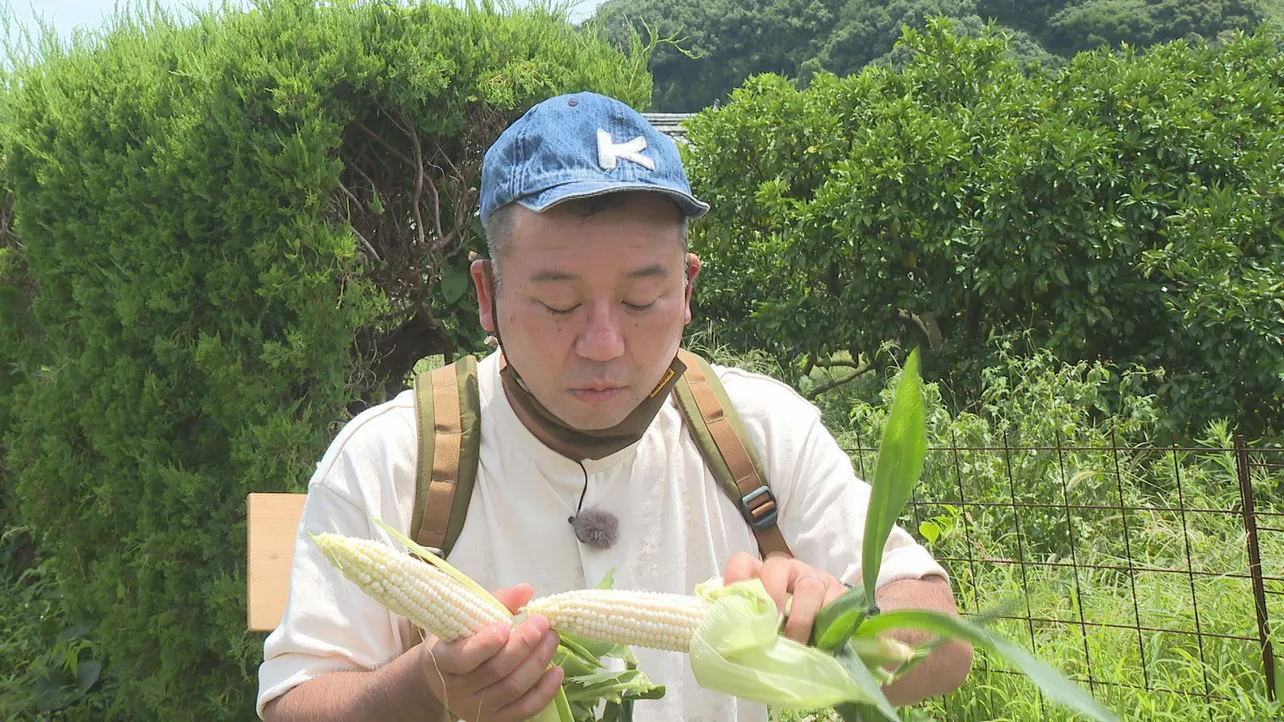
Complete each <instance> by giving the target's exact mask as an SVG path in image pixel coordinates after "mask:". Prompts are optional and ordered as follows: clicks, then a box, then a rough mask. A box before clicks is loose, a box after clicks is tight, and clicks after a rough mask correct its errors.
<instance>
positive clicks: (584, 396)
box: [571, 384, 625, 404]
mask: <svg viewBox="0 0 1284 722" xmlns="http://www.w3.org/2000/svg"><path fill="white" fill-rule="evenodd" d="M624 389H625V387H623V386H615V385H612V384H592V385H589V386H582V387H580V388H576V389H571V393H572V394H574V395H575V398H577V399H579V400H580V401H584V402H586V403H590V404H594V403H602V402H604V401H611V400H614V399H617V398H619V397H620V396H621V395H623V394H624Z"/></svg>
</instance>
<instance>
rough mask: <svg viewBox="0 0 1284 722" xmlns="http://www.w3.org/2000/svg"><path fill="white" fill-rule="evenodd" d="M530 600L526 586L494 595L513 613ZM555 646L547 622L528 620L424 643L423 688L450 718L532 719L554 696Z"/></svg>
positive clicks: (558, 676) (557, 674)
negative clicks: (425, 681) (424, 683)
mask: <svg viewBox="0 0 1284 722" xmlns="http://www.w3.org/2000/svg"><path fill="white" fill-rule="evenodd" d="M532 594H533V590H532V589H531V587H530V585H528V584H522V585H519V586H516V587H512V588H510V589H504V590H500V591H498V592H495V596H496V598H498V599H499V600H500V601H501V602H503V603H504V604H505V605H506V606H507V607H508V608H509V609H510V610H512V611H513V612H516V611H517V609H519V608H521V607H522V606H523V605H525V604H526V603H527V602H529V601H530V600H531V596H532ZM557 644H558V636H557V632H555V631H553V630H551V629H549V626H548V620H546V619H544V618H543V617H541V616H538V615H532V616H531V617H529V618H527V619H526V620H525V621H523V622H522V623H521V624H520V625H519V626H517V627H515V628H513V629H511V630H510V629H509V628H508V627H507V626H506V625H503V624H493V625H490V626H487V627H484V628H483V629H481V630H479V631H478V632H477V633H476V634H474V635H472V636H470V637H465V638H463V639H460V640H457V641H455V642H442V641H441V640H438V639H434V638H429V639H428V640H425V641H424V642H423V644H421V645H420V647H419V649H420V650H421V656H422V661H423V669H424V673H425V675H426V677H427V681H428V688H429V689H430V690H431V691H432V694H433V696H434V697H436V698H437V699H438V700H440V701H441V703H442V705H443V706H444V707H446V708H447V709H448V710H450V713H451V715H452V716H453V717H456V718H458V719H461V720H466V721H474V720H486V722H508V721H509V720H513V721H514V722H516V721H517V720H524V719H528V718H530V717H534V716H535V715H536V714H538V713H539V711H540V710H542V709H544V707H546V706H548V704H549V703H550V702H552V701H553V698H554V697H556V696H557V691H558V689H559V688H560V687H561V685H562V677H563V674H564V673H563V671H562V669H561V668H560V667H553V668H551V669H549V668H548V665H549V663H550V662H551V661H552V659H553V655H554V654H555V653H556V652H557Z"/></svg>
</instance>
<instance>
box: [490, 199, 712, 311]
mask: <svg viewBox="0 0 1284 722" xmlns="http://www.w3.org/2000/svg"><path fill="white" fill-rule="evenodd" d="M649 192H650V191H617V192H615V193H606V194H603V195H600V196H589V197H587V198H573V199H571V200H568V201H563V202H562V203H559V204H558V207H565V208H569V209H570V210H572V211H575V212H576V213H577V214H578V215H579V217H580V219H581V220H588V219H589V218H592V217H593V216H595V215H597V214H599V213H603V212H605V211H608V210H610V209H612V208H618V207H620V206H622V205H625V204H627V203H628V202H630V201H631V200H633V198H635V197H637V196H638V195H639V194H642V193H649ZM515 207H516V204H515V203H508V204H506V205H503V206H500V207H499V208H496V209H495V210H494V211H492V212H491V214H490V218H488V219H487V220H486V222H485V223H484V224H483V230H485V232H486V253H487V254H488V255H489V256H490V266H491V274H492V276H493V277H494V280H493V283H494V285H495V290H494V293H495V295H499V276H500V273H499V257H500V254H501V253H503V251H504V250H505V249H506V248H508V246H510V245H511V244H512V242H513V233H514V229H515V226H516V222H515V220H514V215H515ZM673 209H674V212H675V213H676V214H677V216H678V224H679V225H678V242H679V243H680V244H681V246H682V252H683V254H686V252H687V249H688V248H689V246H690V236H689V233H688V222H687V216H686V214H685V213H683V212H682V209H681V208H680V207H679V206H678V204H677V203H674V204H673Z"/></svg>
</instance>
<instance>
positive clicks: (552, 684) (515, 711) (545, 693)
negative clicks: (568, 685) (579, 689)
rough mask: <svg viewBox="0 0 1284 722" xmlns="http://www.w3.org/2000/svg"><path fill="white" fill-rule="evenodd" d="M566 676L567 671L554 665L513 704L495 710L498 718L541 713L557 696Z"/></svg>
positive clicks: (515, 717) (525, 718)
mask: <svg viewBox="0 0 1284 722" xmlns="http://www.w3.org/2000/svg"><path fill="white" fill-rule="evenodd" d="M565 676H566V673H565V672H564V671H563V670H562V668H561V667H553V668H552V669H550V670H548V671H547V672H544V674H543V676H542V677H540V678H539V682H538V683H537V684H536V685H535V686H534V687H531V688H530V689H529V690H527V691H526V694H523V695H522V696H521V697H518V698H517V699H516V700H514V701H513V702H512V703H511V704H508V705H505V706H503V707H500V708H499V709H497V710H495V716H496V718H498V719H501V720H510V719H511V720H527V719H530V718H532V717H534V716H535V715H537V714H539V713H540V711H541V710H543V709H544V708H545V707H547V706H548V705H549V704H550V703H551V702H552V701H553V698H554V697H556V696H557V691H558V690H559V689H561V687H562V680H563V678H564V677H565Z"/></svg>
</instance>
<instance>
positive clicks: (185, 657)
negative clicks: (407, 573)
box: [0, 0, 651, 721]
mask: <svg viewBox="0 0 1284 722" xmlns="http://www.w3.org/2000/svg"><path fill="white" fill-rule="evenodd" d="M258 5H259V7H258V8H257V9H255V10H252V11H249V12H245V13H227V14H217V15H201V16H200V18H199V19H198V20H197V21H195V22H192V23H189V24H180V23H177V22H175V21H173V20H172V19H168V18H166V17H164V16H163V15H162V14H160V13H159V12H158V11H154V12H149V13H147V14H146V15H138V16H135V17H132V18H121V19H118V21H117V22H115V23H114V24H113V26H112V28H111V29H110V30H109V31H107V32H105V33H103V34H102V36H101V37H96V38H91V39H87V40H86V41H84V42H81V43H79V44H77V45H76V46H74V47H64V48H58V47H54V46H52V45H48V44H47V45H45V46H44V47H42V48H39V49H38V50H37V52H34V53H30V54H28V55H26V56H24V57H21V58H19V62H18V64H17V66H16V68H15V69H13V70H12V71H11V73H10V74H9V75H8V77H7V78H6V80H7V81H8V82H7V83H6V88H5V91H4V97H3V99H2V101H0V103H2V105H3V109H4V110H3V118H2V119H0V143H2V144H3V147H4V153H5V155H4V183H5V189H4V190H5V192H6V194H7V195H8V196H9V197H10V198H11V202H12V220H13V234H12V235H5V236H3V246H2V250H0V310H3V315H0V369H3V371H0V396H3V398H2V399H0V400H3V401H4V404H3V405H2V406H3V409H4V412H3V414H0V424H2V425H3V426H0V432H3V433H4V436H3V443H4V466H5V467H7V469H8V474H7V475H6V476H0V483H4V484H5V485H6V486H13V488H12V489H0V491H3V492H5V494H4V496H5V498H13V497H14V496H16V498H17V499H18V500H19V503H18V508H17V512H18V513H19V514H20V516H21V518H22V520H23V522H24V523H26V524H28V525H30V526H31V528H32V529H33V530H34V531H35V534H36V537H37V541H38V542H39V549H40V554H41V555H42V557H45V558H47V559H49V560H50V561H51V562H52V571H53V572H54V573H55V576H56V582H57V588H58V590H59V593H60V594H61V595H62V598H63V600H64V602H65V605H64V606H65V612H66V614H67V615H68V616H69V618H71V619H74V620H77V621H83V622H85V623H87V624H88V625H90V627H91V629H92V636H93V637H94V638H95V640H96V641H98V642H99V643H101V648H102V649H103V650H105V655H106V658H105V662H106V666H105V671H104V674H106V675H109V676H110V677H111V678H112V680H113V682H114V684H113V685H111V689H113V690H114V691H115V692H114V693H115V698H114V699H113V700H112V702H113V703H115V704H116V706H117V711H118V712H119V714H120V716H121V717H123V718H125V719H131V720H142V719H152V718H156V719H160V718H164V719H183V720H196V719H199V720H202V721H204V720H216V719H241V720H244V719H247V718H250V717H252V715H253V712H252V707H253V701H254V698H255V695H256V692H257V665H258V662H259V661H260V660H261V655H262V641H263V635H261V634H250V633H247V632H246V630H245V619H246V615H245V581H246V579H245V562H244V560H245V524H244V518H245V502H244V500H245V495H246V494H247V493H248V492H250V491H273V490H299V489H301V488H302V486H303V484H304V483H305V482H306V480H307V478H308V476H309V474H310V473H311V471H312V470H313V468H314V467H315V463H316V461H317V459H318V458H319V456H320V454H321V453H322V452H323V451H324V448H325V445H326V443H327V442H328V440H329V438H331V435H332V434H333V432H334V431H335V429H336V427H337V425H338V424H340V423H341V422H342V421H343V420H344V419H345V417H346V416H347V415H348V414H349V413H350V411H351V410H352V409H353V408H357V407H360V406H361V405H362V404H368V403H373V402H376V401H378V400H380V399H382V398H384V397H386V394H387V393H390V392H392V391H395V390H396V389H397V388H400V387H401V385H402V384H404V381H405V374H406V372H408V371H409V369H410V366H411V364H413V359H412V358H409V355H413V353H414V352H416V351H418V350H420V349H419V347H416V346H414V345H413V344H411V345H406V344H405V343H404V340H405V339H406V338H407V337H416V338H417V337H420V336H422V334H417V333H414V332H413V331H414V330H415V329H420V328H424V327H429V328H430V329H431V330H434V331H435V332H436V334H437V336H436V344H437V345H438V346H441V347H443V348H445V349H447V350H449V349H452V348H453V347H455V346H457V345H461V344H464V345H467V344H469V343H471V340H472V339H473V338H474V337H473V336H470V335H469V332H466V331H463V330H461V329H463V328H465V327H466V326H469V325H475V318H476V316H475V311H472V310H470V308H469V302H468V301H467V298H468V295H469V294H466V293H463V288H461V286H460V283H459V280H460V279H459V272H460V269H461V267H462V264H463V263H464V260H465V258H464V256H465V254H466V252H467V250H468V249H470V248H475V247H477V246H478V244H479V239H478V237H477V234H476V227H475V224H473V222H472V210H473V208H474V207H475V195H471V194H472V189H471V186H472V184H473V183H474V182H475V180H476V171H477V168H478V167H479V161H480V154H481V153H482V152H483V151H484V149H485V146H486V144H487V143H488V142H489V141H490V140H491V139H493V137H494V135H495V134H497V133H498V131H499V129H500V128H502V127H503V125H504V124H506V123H507V122H509V121H511V120H512V119H514V118H515V117H516V116H517V115H518V114H519V113H520V112H521V111H522V110H524V109H525V108H526V107H529V105H531V104H533V103H534V102H537V101H538V100H539V99H542V98H543V97H546V96H548V95H550V94H554V93H558V92H565V91H574V90H581V89H592V90H599V91H601V92H606V93H611V94H614V95H616V96H618V97H621V98H623V99H625V100H626V101H630V102H633V103H635V104H642V103H644V102H645V99H646V98H648V97H649V96H650V93H651V86H650V83H651V81H650V78H649V76H647V74H646V73H645V70H644V68H645V62H646V58H645V57H644V54H639V55H636V56H634V55H630V56H627V57H626V56H625V55H622V54H620V53H619V52H617V51H615V50H614V49H612V48H610V47H609V46H608V45H606V43H605V42H602V41H600V40H598V39H596V38H594V37H589V36H586V35H584V34H582V33H580V32H579V31H577V30H576V29H574V28H573V26H571V25H570V23H569V22H568V21H567V19H566V17H565V16H564V15H563V14H560V13H551V12H548V11H542V10H540V11H537V10H530V11H521V12H514V13H499V12H495V11H493V10H490V9H473V10H471V11H461V10H457V9H454V8H449V7H445V6H440V5H427V4H425V5H416V6H412V7H409V8H406V7H401V6H399V4H398V3H392V2H379V3H363V4H362V5H361V6H356V5H355V4H353V3H322V4H320V6H318V5H317V4H314V3H311V2H305V1H303V0H289V1H287V0H282V1H277V2H267V3H259V4H258ZM412 127H413V129H414V132H413V134H412V133H411V131H410V129H411V128H412ZM414 149H419V150H421V151H422V158H423V166H424V171H423V173H424V178H425V183H424V188H427V187H430V186H431V187H435V188H437V189H438V191H439V193H438V194H437V197H439V198H440V201H441V202H440V206H438V205H437V203H436V198H434V197H433V195H432V194H430V193H428V192H427V191H426V190H422V189H421V190H420V191H419V192H418V193H416V192H415V186H416V184H415V182H414V181H415V178H416V173H415V171H414V167H415V166H416V156H415V155H413V151H414ZM439 224H440V228H441V233H440V234H438V232H437V231H438V227H439ZM420 229H422V232H420ZM358 236H360V238H358ZM28 302H30V310H31V312H32V313H33V314H34V315H33V316H23V315H22V314H21V313H19V312H24V310H25V309H27V308H28ZM24 318H26V319H27V320H28V321H31V322H30V323H24V322H23V319H24ZM398 343H400V344H401V345H400V348H401V351H400V353H401V355H402V356H403V357H405V358H402V359H401V360H400V361H399V362H398V363H397V364H393V365H388V364H387V363H386V358H385V355H386V354H388V353H389V352H390V350H396V348H393V349H390V348H389V344H393V345H394V346H396V345H397V344H398ZM0 471H3V470H2V469H0ZM15 490H16V493H15Z"/></svg>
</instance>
